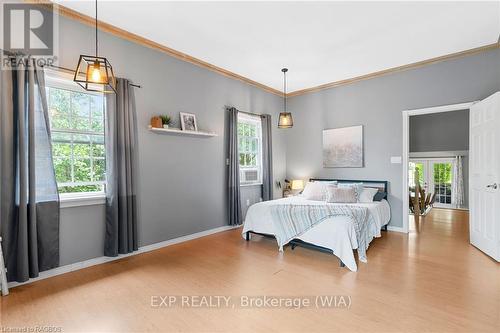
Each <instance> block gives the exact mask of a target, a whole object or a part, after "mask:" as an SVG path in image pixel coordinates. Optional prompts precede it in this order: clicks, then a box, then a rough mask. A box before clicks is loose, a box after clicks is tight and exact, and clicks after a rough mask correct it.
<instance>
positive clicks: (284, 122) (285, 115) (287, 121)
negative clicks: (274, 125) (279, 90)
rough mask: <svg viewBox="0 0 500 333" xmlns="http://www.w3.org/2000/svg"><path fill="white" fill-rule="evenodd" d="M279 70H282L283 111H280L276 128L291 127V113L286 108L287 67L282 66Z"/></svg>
mask: <svg viewBox="0 0 500 333" xmlns="http://www.w3.org/2000/svg"><path fill="white" fill-rule="evenodd" d="M281 71H282V72H283V112H280V116H279V119H278V128H292V127H293V118H292V113H291V112H287V110H286V72H288V68H283V69H282V70H281Z"/></svg>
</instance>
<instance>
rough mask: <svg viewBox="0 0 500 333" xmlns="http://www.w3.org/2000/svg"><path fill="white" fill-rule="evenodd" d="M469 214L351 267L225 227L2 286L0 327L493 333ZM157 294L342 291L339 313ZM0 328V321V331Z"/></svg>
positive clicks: (496, 304) (498, 285)
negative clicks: (182, 301)
mask: <svg viewBox="0 0 500 333" xmlns="http://www.w3.org/2000/svg"><path fill="white" fill-rule="evenodd" d="M467 219H468V213H467V212H464V211H452V210H440V209H434V210H432V212H431V213H430V214H429V215H428V216H427V217H425V218H423V219H422V221H421V222H420V223H419V225H418V226H414V227H413V228H412V232H411V233H410V234H409V235H404V234H400V233H395V232H389V233H386V232H384V233H383V237H382V238H380V239H376V240H374V241H373V242H372V244H371V246H370V249H369V250H368V253H367V254H368V264H363V263H360V264H359V270H358V272H356V273H354V272H350V271H349V270H347V269H346V268H340V267H339V265H338V261H337V259H336V258H335V257H333V256H331V255H328V254H324V253H320V252H316V251H312V250H307V249H303V248H296V249H295V250H294V251H293V252H292V251H290V249H286V250H285V252H284V253H283V254H280V253H278V251H277V246H276V243H275V242H274V241H273V240H270V239H264V238H261V237H258V236H254V237H253V239H252V241H250V242H245V241H244V240H243V239H242V238H241V237H240V235H239V232H240V230H239V229H238V230H232V231H228V232H224V233H220V234H216V235H212V236H207V237H204V238H201V239H197V240H193V241H190V242H187V243H183V244H178V245H174V246H170V247H167V248H164V249H160V250H157V251H154V252H150V253H144V254H141V255H137V256H133V257H128V258H125V259H123V260H119V261H115V262H111V263H107V264H103V265H99V266H94V267H90V268H87V269H85V270H80V271H77V272H72V273H68V274H65V275H61V276H57V277H54V278H50V279H47V280H42V281H38V282H35V283H33V284H30V285H24V286H20V287H17V288H14V289H12V290H11V294H10V295H9V296H7V297H3V298H1V318H0V320H1V326H2V327H4V330H3V331H5V328H7V327H33V326H47V325H48V326H55V327H56V328H57V327H60V328H61V329H62V331H63V332H71V331H93V332H97V331H99V332H102V331H112V332H132V331H134V332H140V331H183V332H195V331H204V332H207V331H217V332H255V331H281V332H283V331H297V332H298V331H301V332H321V331H342V332H355V331H362V332H403V331H405V332H423V331H426V332H427V331H433V332H483V331H490V332H494V331H496V332H498V330H499V328H500V267H499V266H500V265H499V264H498V263H496V262H494V261H493V260H490V259H489V258H488V257H487V256H486V255H484V254H483V253H481V252H480V251H479V250H477V249H475V248H474V247H472V246H471V245H470V244H469V242H468V222H467ZM160 295H161V296H166V295H178V296H180V295H227V296H234V297H239V296H241V295H274V296H296V297H299V296H315V295H345V296H349V297H350V302H351V303H350V304H351V305H350V307H349V308H322V309H315V308H304V309H286V308H277V309H269V308H267V309H261V308H260V309H259V308H251V309H245V308H239V307H236V308H234V309H233V308H218V309H217V308H182V307H180V306H177V307H174V308H166V307H161V308H158V307H152V306H151V297H152V296H160ZM0 331H1V328H0Z"/></svg>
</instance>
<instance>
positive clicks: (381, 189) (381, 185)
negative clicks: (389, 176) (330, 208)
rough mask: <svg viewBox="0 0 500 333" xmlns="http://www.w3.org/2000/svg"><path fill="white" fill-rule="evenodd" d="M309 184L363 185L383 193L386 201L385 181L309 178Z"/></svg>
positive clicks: (386, 182)
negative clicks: (334, 182)
mask: <svg viewBox="0 0 500 333" xmlns="http://www.w3.org/2000/svg"><path fill="white" fill-rule="evenodd" d="M309 181H311V182H333V181H336V182H338V183H363V186H365V187H373V188H376V189H378V191H379V192H382V193H385V196H384V199H387V184H388V181H386V180H359V179H358V180H351V179H327V178H310V179H309Z"/></svg>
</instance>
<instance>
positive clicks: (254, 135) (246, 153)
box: [238, 113, 262, 185]
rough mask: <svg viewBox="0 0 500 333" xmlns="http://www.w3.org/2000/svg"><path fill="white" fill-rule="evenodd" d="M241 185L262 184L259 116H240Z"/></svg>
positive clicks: (241, 114) (242, 114)
mask: <svg viewBox="0 0 500 333" xmlns="http://www.w3.org/2000/svg"><path fill="white" fill-rule="evenodd" d="M238 153H239V161H240V184H241V185H257V184H262V125H261V119H260V117H259V116H252V115H247V114H244V113H240V114H238Z"/></svg>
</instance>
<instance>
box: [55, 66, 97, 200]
mask: <svg viewBox="0 0 500 333" xmlns="http://www.w3.org/2000/svg"><path fill="white" fill-rule="evenodd" d="M45 74H46V76H45V86H46V87H48V88H59V89H64V90H71V91H76V92H83V93H86V94H90V95H97V96H101V95H102V93H100V92H93V91H86V90H84V89H83V88H82V87H80V86H79V85H78V84H76V83H75V82H74V81H73V74H72V73H69V72H64V71H56V70H51V69H46V70H45ZM104 112H106V111H105V110H104ZM51 131H52V132H54V131H53V130H52V129H51ZM56 132H57V130H56ZM64 132H65V133H67V132H71V130H69V131H64ZM77 132H78V134H85V133H84V131H77ZM92 134H95V133H92ZM104 139H105V140H106V132H105V133H104ZM97 183H101V184H103V185H104V188H106V181H103V182H92V184H97ZM71 184H74V185H85V183H82V182H80V183H64V185H65V186H71ZM57 186H58V187H59V184H57ZM59 198H60V207H61V208H68V207H78V206H92V205H103V204H105V203H106V192H105V191H99V192H74V193H61V194H60V195H59Z"/></svg>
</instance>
